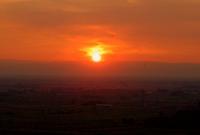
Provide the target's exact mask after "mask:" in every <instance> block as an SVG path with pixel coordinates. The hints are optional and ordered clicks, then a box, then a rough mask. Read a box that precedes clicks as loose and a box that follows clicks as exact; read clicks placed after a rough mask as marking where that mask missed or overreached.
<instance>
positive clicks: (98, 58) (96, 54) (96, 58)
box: [91, 51, 102, 62]
mask: <svg viewBox="0 0 200 135" xmlns="http://www.w3.org/2000/svg"><path fill="white" fill-rule="evenodd" d="M91 58H92V61H93V62H101V60H102V56H101V54H100V52H98V51H97V52H93V54H92V56H91Z"/></svg>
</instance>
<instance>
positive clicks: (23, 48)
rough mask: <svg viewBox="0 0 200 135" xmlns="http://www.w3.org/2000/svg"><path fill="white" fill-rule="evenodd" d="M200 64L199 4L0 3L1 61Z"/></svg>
mask: <svg viewBox="0 0 200 135" xmlns="http://www.w3.org/2000/svg"><path fill="white" fill-rule="evenodd" d="M97 43H102V44H104V45H106V46H107V47H108V48H109V49H111V50H112V51H113V53H112V54H108V55H105V56H104V57H105V60H108V61H162V62H191V63H200V53H199V52H200V1H199V0H1V1H0V59H14V60H34V61H35V60H36V61H84V60H85V59H87V56H86V54H85V53H84V52H82V51H81V49H83V48H85V47H90V46H95V45H96V44H97Z"/></svg>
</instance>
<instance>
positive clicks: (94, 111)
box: [0, 79, 200, 135]
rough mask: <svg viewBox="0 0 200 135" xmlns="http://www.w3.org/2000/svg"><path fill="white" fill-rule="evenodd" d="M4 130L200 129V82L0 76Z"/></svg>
mask: <svg viewBox="0 0 200 135" xmlns="http://www.w3.org/2000/svg"><path fill="white" fill-rule="evenodd" d="M0 134H1V135H4V134H5V135H15V134H19V135H22V134H26V135H31V134H61V135H62V134H97V135H104V134H110V135H111V134H138V135H143V134H145V135H146V134H148V135H149V134H150V135H151V134H152V135H159V134H162V135H180V134H181V135H187V134H200V83H199V81H131V80H121V81H119V80H117V81H116V80H105V79H88V80H87V79H79V80H73V81H72V80H69V79H57V80H38V79H28V80H23V79H1V80H0Z"/></svg>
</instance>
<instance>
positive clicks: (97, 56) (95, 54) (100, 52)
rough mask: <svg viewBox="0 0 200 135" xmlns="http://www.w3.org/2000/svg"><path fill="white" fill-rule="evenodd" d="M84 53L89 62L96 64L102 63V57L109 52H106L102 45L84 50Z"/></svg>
mask: <svg viewBox="0 0 200 135" xmlns="http://www.w3.org/2000/svg"><path fill="white" fill-rule="evenodd" d="M84 51H85V52H86V53H87V56H89V57H90V58H91V60H92V61H93V62H96V63H98V62H101V61H103V56H104V55H105V54H108V53H110V52H111V51H108V50H107V49H106V47H105V46H103V45H97V46H93V47H89V48H85V49H84Z"/></svg>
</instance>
